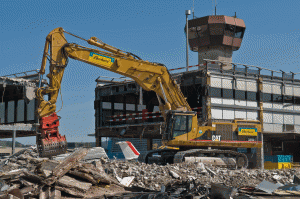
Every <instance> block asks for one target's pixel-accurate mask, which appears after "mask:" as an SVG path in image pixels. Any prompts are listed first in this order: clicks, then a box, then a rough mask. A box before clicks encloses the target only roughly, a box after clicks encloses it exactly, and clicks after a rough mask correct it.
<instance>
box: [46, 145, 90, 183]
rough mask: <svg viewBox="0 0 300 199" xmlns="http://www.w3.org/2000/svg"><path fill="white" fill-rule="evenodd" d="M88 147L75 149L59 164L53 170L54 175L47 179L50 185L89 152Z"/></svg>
mask: <svg viewBox="0 0 300 199" xmlns="http://www.w3.org/2000/svg"><path fill="white" fill-rule="evenodd" d="M87 152H88V149H86V148H79V149H77V150H76V151H74V152H73V153H72V154H71V155H70V156H68V157H66V158H65V159H64V160H63V161H62V162H61V163H60V164H59V165H57V166H56V167H55V168H54V170H53V172H52V175H53V176H52V177H50V178H48V179H47V180H46V183H47V184H48V185H51V184H53V183H54V182H56V180H57V179H59V178H61V177H62V176H64V175H65V174H66V173H67V172H68V171H69V170H70V169H72V168H73V167H75V166H76V165H77V164H78V162H79V161H80V160H81V159H82V158H83V157H84V156H85V155H86V154H87Z"/></svg>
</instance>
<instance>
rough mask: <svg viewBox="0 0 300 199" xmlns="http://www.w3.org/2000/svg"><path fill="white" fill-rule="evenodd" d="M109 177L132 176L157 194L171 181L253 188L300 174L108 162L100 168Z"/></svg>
mask: <svg viewBox="0 0 300 199" xmlns="http://www.w3.org/2000/svg"><path fill="white" fill-rule="evenodd" d="M104 167H105V169H106V170H107V172H108V173H109V174H111V175H113V173H114V171H115V172H116V173H117V175H118V176H120V177H127V176H134V177H135V180H134V181H133V182H132V185H134V186H138V187H143V188H149V189H150V190H155V191H160V189H161V186H162V185H166V184H169V183H171V182H174V181H191V180H195V181H196V183H197V184H203V185H209V184H211V183H223V184H224V185H226V186H232V187H236V188H239V187H245V186H256V185H257V184H259V183H260V182H262V181H263V180H267V181H270V182H274V183H281V184H287V183H291V182H293V176H294V175H297V174H300V171H297V170H296V169H289V170H273V171H272V170H255V169H253V170H250V169H245V170H229V169H222V168H214V167H207V166H205V165H203V163H180V164H171V165H165V166H162V165H156V164H145V163H141V162H124V161H118V160H114V161H110V162H108V163H106V164H104Z"/></svg>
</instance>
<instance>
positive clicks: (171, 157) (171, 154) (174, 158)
mask: <svg viewBox="0 0 300 199" xmlns="http://www.w3.org/2000/svg"><path fill="white" fill-rule="evenodd" d="M154 153H158V154H161V158H160V164H166V163H181V162H184V158H185V157H193V156H194V157H202V156H204V157H234V158H236V162H237V163H236V168H238V169H241V168H247V167H248V158H247V156H246V155H245V154H243V153H239V152H236V151H231V150H219V149H191V150H187V151H177V150H172V149H158V150H152V151H148V152H147V153H143V154H141V155H140V156H139V161H140V162H145V163H151V162H149V157H151V156H152V154H154Z"/></svg>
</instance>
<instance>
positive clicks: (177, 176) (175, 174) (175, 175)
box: [170, 170, 180, 179]
mask: <svg viewBox="0 0 300 199" xmlns="http://www.w3.org/2000/svg"><path fill="white" fill-rule="evenodd" d="M170 174H171V175H172V177H173V178H176V179H179V178H180V176H179V175H178V174H177V173H175V172H174V171H172V170H170Z"/></svg>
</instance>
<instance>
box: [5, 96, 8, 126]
mask: <svg viewBox="0 0 300 199" xmlns="http://www.w3.org/2000/svg"><path fill="white" fill-rule="evenodd" d="M4 103H5V105H4V112H5V113H4V123H5V124H7V122H8V101H7V100H5V102H4Z"/></svg>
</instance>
